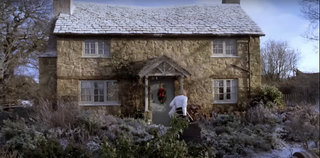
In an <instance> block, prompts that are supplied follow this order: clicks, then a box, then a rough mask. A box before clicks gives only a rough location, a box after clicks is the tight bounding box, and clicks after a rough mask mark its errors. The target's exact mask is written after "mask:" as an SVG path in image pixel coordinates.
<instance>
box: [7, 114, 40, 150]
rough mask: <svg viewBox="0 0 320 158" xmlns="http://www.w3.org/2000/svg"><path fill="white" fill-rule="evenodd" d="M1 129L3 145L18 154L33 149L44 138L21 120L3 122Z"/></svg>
mask: <svg viewBox="0 0 320 158" xmlns="http://www.w3.org/2000/svg"><path fill="white" fill-rule="evenodd" d="M3 122H4V126H3V127H2V128H1V133H3V139H4V142H5V145H6V146H7V147H9V148H10V149H13V150H18V151H19V152H22V151H26V150H30V149H34V148H35V147H36V146H37V143H38V142H40V141H44V140H45V137H44V136H43V134H42V133H41V132H38V131H37V130H36V129H35V127H34V126H31V127H28V126H27V125H26V124H25V123H24V121H23V120H18V121H16V122H13V121H10V120H5V121H3Z"/></svg>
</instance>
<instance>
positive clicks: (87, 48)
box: [83, 39, 110, 57]
mask: <svg viewBox="0 0 320 158" xmlns="http://www.w3.org/2000/svg"><path fill="white" fill-rule="evenodd" d="M109 55H110V41H109V40H103V39H88V40H84V53H83V56H93V57H96V56H98V57H109Z"/></svg>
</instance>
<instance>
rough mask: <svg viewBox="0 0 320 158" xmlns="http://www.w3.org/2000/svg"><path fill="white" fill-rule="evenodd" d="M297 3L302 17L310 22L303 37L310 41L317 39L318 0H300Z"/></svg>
mask: <svg viewBox="0 0 320 158" xmlns="http://www.w3.org/2000/svg"><path fill="white" fill-rule="evenodd" d="M299 3H300V5H301V12H302V14H303V17H304V18H305V19H307V20H308V21H309V22H310V24H309V28H308V30H307V31H306V32H305V33H304V34H303V37H305V38H307V39H309V40H311V41H319V16H320V12H319V0H300V1H299Z"/></svg>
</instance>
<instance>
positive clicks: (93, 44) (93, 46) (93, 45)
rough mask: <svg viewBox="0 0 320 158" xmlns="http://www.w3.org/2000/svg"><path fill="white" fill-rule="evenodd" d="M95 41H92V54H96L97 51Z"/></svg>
mask: <svg viewBox="0 0 320 158" xmlns="http://www.w3.org/2000/svg"><path fill="white" fill-rule="evenodd" d="M95 49H96V48H95V42H94V41H92V42H91V43H90V50H91V54H95V53H96V52H95Z"/></svg>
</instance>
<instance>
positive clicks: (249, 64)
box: [248, 36, 251, 98]
mask: <svg viewBox="0 0 320 158" xmlns="http://www.w3.org/2000/svg"><path fill="white" fill-rule="evenodd" d="M250 42H251V36H249V41H248V69H249V98H250V97H251V62H250Z"/></svg>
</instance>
